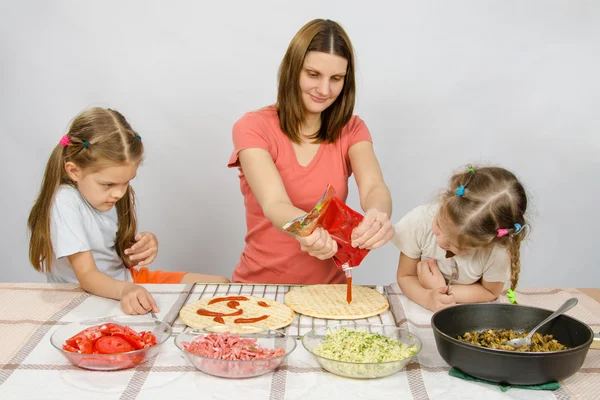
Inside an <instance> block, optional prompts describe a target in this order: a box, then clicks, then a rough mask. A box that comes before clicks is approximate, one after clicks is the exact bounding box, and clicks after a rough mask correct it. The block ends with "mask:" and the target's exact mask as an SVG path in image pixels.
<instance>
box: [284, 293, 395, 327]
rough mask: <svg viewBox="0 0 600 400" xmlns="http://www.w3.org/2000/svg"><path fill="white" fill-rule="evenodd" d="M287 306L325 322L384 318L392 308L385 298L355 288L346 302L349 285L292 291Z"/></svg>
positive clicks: (286, 299) (287, 298) (288, 295)
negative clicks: (347, 286)
mask: <svg viewBox="0 0 600 400" xmlns="http://www.w3.org/2000/svg"><path fill="white" fill-rule="evenodd" d="M285 304H286V305H288V306H289V307H290V308H291V309H292V310H294V311H296V312H297V313H299V314H304V315H308V316H311V317H315V318H323V319H362V318H367V317H372V316H374V315H378V314H381V313H382V312H384V311H385V310H387V309H388V307H389V304H388V301H387V299H386V298H385V296H384V295H382V294H381V293H379V292H378V291H376V290H374V289H370V288H367V287H364V286H352V302H351V303H350V304H348V303H347V302H346V285H310V286H304V287H301V288H297V289H294V290H291V291H290V292H288V293H287V294H286V295H285Z"/></svg>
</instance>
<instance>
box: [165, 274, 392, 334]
mask: <svg viewBox="0 0 600 400" xmlns="http://www.w3.org/2000/svg"><path fill="white" fill-rule="evenodd" d="M301 286H302V285H272V284H266V285H261V284H245V283H244V284H241V283H226V284H214V283H213V284H206V283H196V284H194V286H193V287H192V289H191V290H190V292H189V293H188V295H187V298H186V299H185V301H184V302H183V305H182V307H183V306H186V305H187V304H189V303H191V302H194V301H196V300H199V299H203V298H209V297H215V296H229V295H247V296H257V297H263V298H266V299H271V300H275V301H278V302H280V303H282V304H283V303H284V298H285V294H286V293H287V292H289V291H290V290H292V289H294V288H297V287H301ZM365 286H366V287H369V288H372V289H375V290H377V291H378V292H380V293H382V294H383V295H384V296H385V297H386V298H388V294H387V291H386V289H385V286H372V285H365ZM388 301H389V298H388ZM347 323H355V324H360V323H373V324H383V325H397V321H396V320H395V318H394V315H393V313H392V312H391V311H390V309H389V308H388V309H387V310H386V311H384V312H383V313H381V314H379V315H376V316H373V317H369V318H363V319H357V320H338V319H335V320H334V319H321V318H314V317H310V316H307V315H302V314H298V313H296V315H295V317H294V320H293V321H292V323H291V324H290V325H288V326H287V327H285V328H282V329H280V330H281V331H283V332H284V333H286V334H287V335H290V336H292V337H296V338H300V337H302V336H303V335H304V334H306V333H308V332H309V331H310V330H311V329H314V328H315V327H319V326H334V325H340V324H347ZM186 327H187V326H186V325H185V323H184V322H183V321H182V320H181V318H179V317H178V318H177V320H176V321H175V323H174V324H173V333H174V335H177V334H179V333H181V332H183V331H184V330H185V329H186Z"/></svg>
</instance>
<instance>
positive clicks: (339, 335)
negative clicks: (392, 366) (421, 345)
mask: <svg viewBox="0 0 600 400" xmlns="http://www.w3.org/2000/svg"><path fill="white" fill-rule="evenodd" d="M416 352H417V347H416V346H409V345H406V344H402V343H400V342H399V341H398V340H396V339H394V338H390V337H387V336H385V335H381V334H378V333H369V332H366V331H360V330H350V329H339V330H336V331H333V330H331V329H328V330H327V336H325V338H323V340H322V341H321V343H320V344H319V346H318V347H317V348H315V350H314V353H315V354H317V355H319V356H321V357H325V358H329V359H332V360H337V361H346V362H354V363H383V362H389V361H398V360H402V359H405V358H408V357H411V356H413V355H414V354H415V353H416Z"/></svg>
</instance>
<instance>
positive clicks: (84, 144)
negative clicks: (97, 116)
mask: <svg viewBox="0 0 600 400" xmlns="http://www.w3.org/2000/svg"><path fill="white" fill-rule="evenodd" d="M82 144H83V148H85V149H87V148H88V146H89V145H90V142H86V141H83V142H82Z"/></svg>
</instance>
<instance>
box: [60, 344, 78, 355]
mask: <svg viewBox="0 0 600 400" xmlns="http://www.w3.org/2000/svg"><path fill="white" fill-rule="evenodd" d="M75 345H77V344H75ZM63 350H65V351H70V352H71V353H79V348H78V347H73V346H71V345H70V344H67V343H65V344H63Z"/></svg>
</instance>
